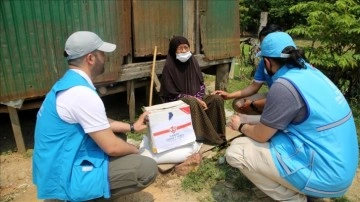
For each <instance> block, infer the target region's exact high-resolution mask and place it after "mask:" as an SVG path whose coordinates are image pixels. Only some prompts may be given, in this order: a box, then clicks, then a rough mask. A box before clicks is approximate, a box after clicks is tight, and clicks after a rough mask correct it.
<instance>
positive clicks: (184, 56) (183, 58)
mask: <svg viewBox="0 0 360 202" xmlns="http://www.w3.org/2000/svg"><path fill="white" fill-rule="evenodd" d="M190 57H191V52H190V51H188V52H186V53H179V54H178V53H177V54H176V59H178V60H179V61H180V62H186V61H188V60H189V58H190Z"/></svg>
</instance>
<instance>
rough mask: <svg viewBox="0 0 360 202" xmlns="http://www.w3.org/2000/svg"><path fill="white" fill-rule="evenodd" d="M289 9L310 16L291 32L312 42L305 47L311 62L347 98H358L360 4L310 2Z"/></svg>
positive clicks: (351, 0) (349, 1)
mask: <svg viewBox="0 0 360 202" xmlns="http://www.w3.org/2000/svg"><path fill="white" fill-rule="evenodd" d="M290 12H291V13H298V14H302V15H305V16H307V24H306V25H299V26H296V27H295V28H293V29H291V30H289V33H290V34H293V35H297V36H302V37H305V38H308V39H311V40H312V41H313V45H312V46H311V47H308V48H306V49H305V50H306V52H307V57H308V59H309V61H310V62H311V64H313V65H314V66H316V67H317V68H320V69H321V70H323V71H324V72H325V73H326V74H327V76H328V77H329V78H330V79H331V80H332V81H333V82H334V83H335V84H336V85H337V86H338V87H339V88H340V89H341V90H342V92H343V93H344V94H345V96H346V97H348V98H349V97H359V96H360V81H359V80H358V78H359V76H360V71H359V68H360V67H359V65H360V40H359V39H358V37H359V35H360V3H359V2H358V1H354V0H337V1H324V2H315V1H311V2H306V3H299V4H297V5H295V6H293V7H291V8H290ZM315 42H319V43H315Z"/></svg>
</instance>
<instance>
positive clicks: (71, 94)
mask: <svg viewBox="0 0 360 202" xmlns="http://www.w3.org/2000/svg"><path fill="white" fill-rule="evenodd" d="M56 109H57V112H58V114H59V116H60V118H61V119H62V120H63V121H65V122H67V123H79V124H80V125H81V126H82V127H83V129H84V131H85V133H90V132H95V131H99V130H104V129H106V128H109V127H110V124H109V121H108V119H107V116H106V112H105V107H104V103H103V102H102V100H101V98H100V97H99V96H98V95H97V94H96V92H95V91H93V90H91V89H90V88H88V87H85V86H76V87H73V88H70V89H68V90H66V91H63V92H60V93H59V94H58V95H57V99H56Z"/></svg>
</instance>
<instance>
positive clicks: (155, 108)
mask: <svg viewBox="0 0 360 202" xmlns="http://www.w3.org/2000/svg"><path fill="white" fill-rule="evenodd" d="M184 106H188V104H186V103H185V102H183V101H182V100H177V101H173V102H167V103H163V104H157V105H153V106H148V107H144V109H145V111H150V112H157V111H163V110H164V109H171V108H180V107H184Z"/></svg>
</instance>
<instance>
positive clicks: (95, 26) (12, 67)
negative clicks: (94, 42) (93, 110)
mask: <svg viewBox="0 0 360 202" xmlns="http://www.w3.org/2000/svg"><path fill="white" fill-rule="evenodd" d="M197 5H199V8H197ZM131 9H132V10H131ZM196 9H198V10H199V14H200V19H199V20H200V32H201V36H200V37H199V38H196V37H197V36H196V30H197V28H196V25H197V23H196V22H197V15H196ZM0 12H1V13H0V44H1V46H0V65H1V66H0V102H7V101H11V100H17V99H26V98H34V97H40V96H43V95H45V93H47V92H48V90H49V89H50V87H51V86H52V85H53V83H54V82H55V81H56V80H57V79H58V78H59V77H61V76H62V75H63V73H64V72H65V71H66V69H67V65H66V60H65V58H64V57H63V49H64V44H65V40H66V39H67V37H68V36H69V35H70V34H71V33H73V32H75V31H79V30H91V31H94V32H96V33H97V34H98V35H99V36H100V37H101V38H103V39H104V40H105V41H109V42H112V43H115V44H117V50H116V51H115V52H114V53H112V54H111V55H110V57H107V60H108V61H107V62H106V67H105V73H104V74H103V75H101V76H99V77H98V78H97V80H96V83H111V82H112V81H116V80H117V78H118V77H119V74H121V65H122V64H123V63H124V61H123V60H124V57H126V56H133V57H144V56H150V55H152V54H153V50H154V46H157V50H158V51H157V53H158V54H161V55H166V54H167V49H168V44H169V40H170V39H171V37H172V36H173V35H184V36H186V37H187V38H188V39H189V42H190V44H191V50H192V51H194V50H195V41H199V42H200V43H199V46H201V48H202V49H201V51H202V53H204V54H205V56H206V57H207V58H208V59H210V60H215V59H223V58H231V57H233V56H237V55H239V42H240V30H239V16H238V15H239V14H238V1H237V0H226V1H224V0H81V1H80V0H76V1H70V0H46V1H45V0H28V1H25V0H0Z"/></svg>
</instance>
